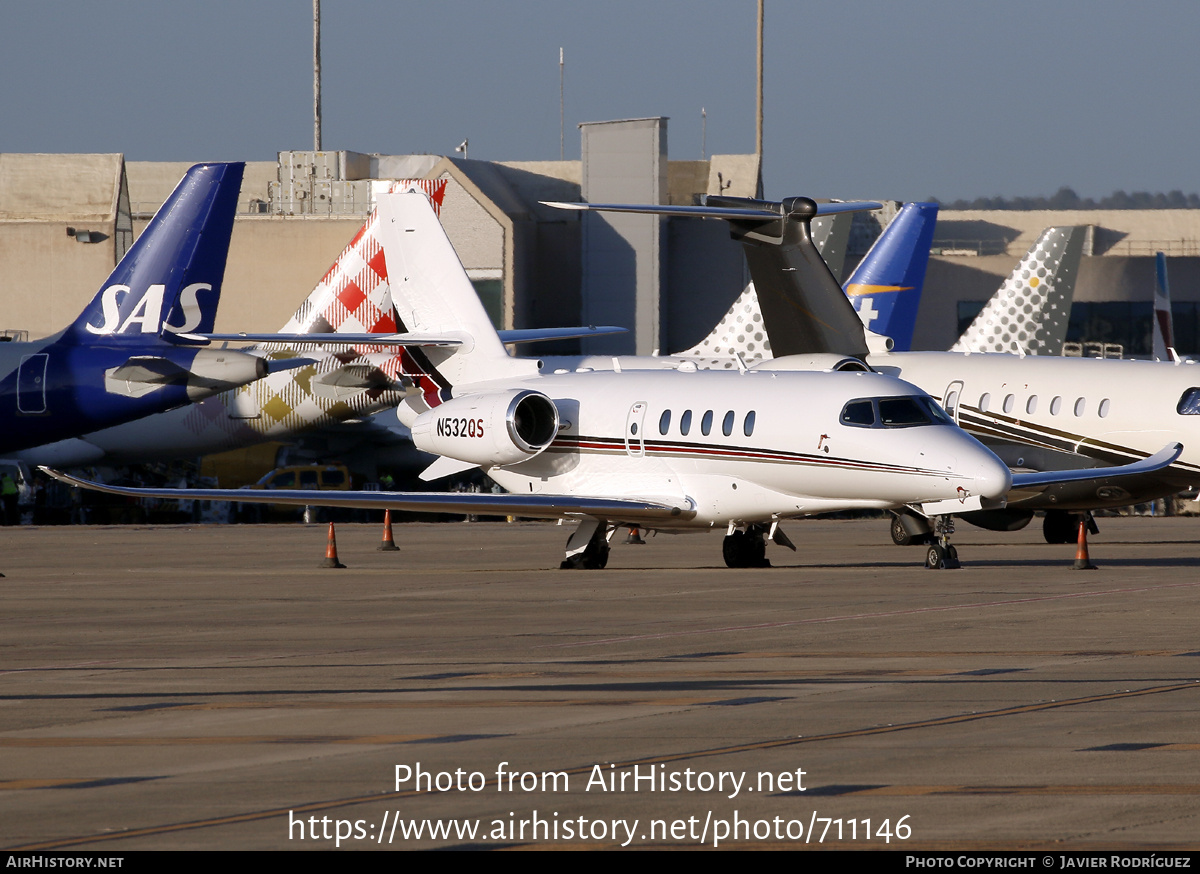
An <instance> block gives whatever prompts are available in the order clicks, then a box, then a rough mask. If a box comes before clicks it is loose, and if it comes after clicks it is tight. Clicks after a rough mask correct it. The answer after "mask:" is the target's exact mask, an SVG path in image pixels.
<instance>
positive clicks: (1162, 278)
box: [1152, 252, 1179, 361]
mask: <svg viewBox="0 0 1200 874" xmlns="http://www.w3.org/2000/svg"><path fill="white" fill-rule="evenodd" d="M1154 280H1155V281H1154V341H1153V342H1154V348H1153V350H1152V351H1153V353H1154V357H1155V359H1157V360H1158V361H1176V360H1178V357H1179V356H1178V355H1176V354H1172V353H1174V352H1175V325H1174V322H1173V321H1172V320H1171V286H1170V285H1168V284H1167V256H1166V255H1164V254H1163V253H1162V252H1156V253H1155V255H1154Z"/></svg>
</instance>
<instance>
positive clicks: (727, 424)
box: [721, 410, 733, 437]
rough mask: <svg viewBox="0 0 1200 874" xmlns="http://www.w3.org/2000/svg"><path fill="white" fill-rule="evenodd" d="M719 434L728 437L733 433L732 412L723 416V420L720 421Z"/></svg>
mask: <svg viewBox="0 0 1200 874" xmlns="http://www.w3.org/2000/svg"><path fill="white" fill-rule="evenodd" d="M721 433H722V434H724V435H725V436H726V437H728V436H729V435H730V434H732V433H733V410H730V411H729V412H728V413H726V414H725V418H724V419H722V420H721Z"/></svg>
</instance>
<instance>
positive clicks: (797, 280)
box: [547, 196, 882, 358]
mask: <svg viewBox="0 0 1200 874" xmlns="http://www.w3.org/2000/svg"><path fill="white" fill-rule="evenodd" d="M547 205H548V206H554V207H558V208H560V209H575V210H602V211H609V212H636V213H651V214H656V215H667V216H687V217H694V218H720V219H725V220H726V221H728V222H729V224H730V229H731V231H730V232H731V234H732V236H733V238H734V239H736V240H739V241H741V242H742V244H743V247H744V249H745V253H746V261H747V262H748V263H749V265H750V276H751V278H752V279H753V280H754V288H755V291H756V292H757V295H758V303H759V307H760V309H761V311H762V317H763V324H764V327H765V328H766V333H767V336H768V337H769V339H770V341H771V350H772V352H773V353H774V355H775V357H780V356H783V355H803V354H812V353H824V352H829V353H834V354H839V355H852V356H854V357H856V358H865V357H866V356H867V353H868V352H869V348H868V346H867V341H866V335H865V333H864V331H863V325H862V322H861V321H859V318H858V314H857V313H855V311H854V307H853V306H851V305H850V301H849V300H848V299H847V298H846V295H845V294H844V293H843V292H842V287H841V286H840V285H838V281H837V279H836V278H834V276H833V274H832V273H831V272H830V270H829V267H828V265H827V264H826V263H825V261H824V260H823V259H822V258H821V253H820V252H818V251H817V247H816V245H815V243H814V242H813V235H812V226H811V223H812V219H813V218H815V217H816V216H818V215H836V214H839V213H845V212H854V211H857V210H864V209H879V208H880V207H881V206H882V204H879V203H874V202H852V203H821V204H818V203H817V202H816V201H814V200H811V199H809V198H807V197H789V198H787V199H786V200H783V201H767V200H755V199H753V198H747V197H724V196H722V197H716V196H709V197H708V198H706V199H705V202H704V204H703V205H701V206H661V205H632V204H587V203H575V204H565V203H547Z"/></svg>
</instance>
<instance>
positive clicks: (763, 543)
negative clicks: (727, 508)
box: [721, 525, 771, 567]
mask: <svg viewBox="0 0 1200 874" xmlns="http://www.w3.org/2000/svg"><path fill="white" fill-rule="evenodd" d="M766 531H767V529H766V527H765V526H763V525H747V526H746V528H745V530H744V531H737V530H732V531H730V532H729V533H728V534H726V535H725V540H724V541H723V542H722V543H721V555H722V556H724V558H725V566H726V567H770V566H771V562H770V560H769V559H768V558H767V540H766V537H765V534H766Z"/></svg>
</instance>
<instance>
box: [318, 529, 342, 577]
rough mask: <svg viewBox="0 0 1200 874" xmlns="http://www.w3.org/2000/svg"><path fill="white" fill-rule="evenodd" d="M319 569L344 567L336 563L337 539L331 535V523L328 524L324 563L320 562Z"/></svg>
mask: <svg viewBox="0 0 1200 874" xmlns="http://www.w3.org/2000/svg"><path fill="white" fill-rule="evenodd" d="M321 567H345V565H344V564H342V563H341V562H340V561H338V554H337V537H336V536H335V535H334V533H333V523H332V522H330V523H329V543H328V544H327V545H326V547H325V561H323V562H321Z"/></svg>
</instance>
